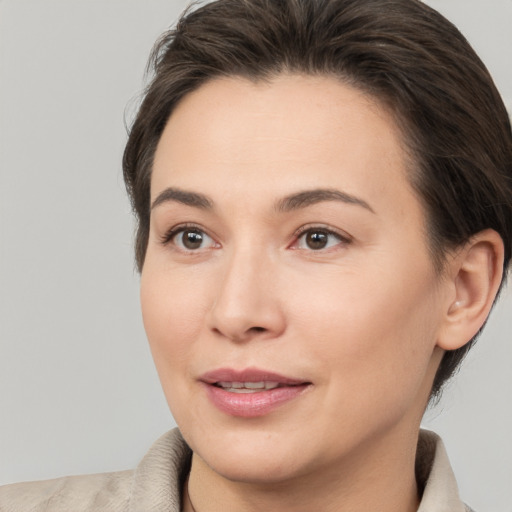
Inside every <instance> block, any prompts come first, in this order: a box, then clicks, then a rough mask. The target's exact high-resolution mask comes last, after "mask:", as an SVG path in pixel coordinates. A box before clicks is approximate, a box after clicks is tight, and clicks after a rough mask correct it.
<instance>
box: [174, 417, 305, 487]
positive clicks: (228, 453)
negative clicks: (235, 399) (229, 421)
mask: <svg viewBox="0 0 512 512" xmlns="http://www.w3.org/2000/svg"><path fill="white" fill-rule="evenodd" d="M256 423H257V422H254V424H253V425H250V427H251V428H239V429H226V428H220V429H219V430H217V431H216V432H215V430H214V429H200V431H195V432H194V431H193V430H194V429H191V430H192V431H191V430H189V429H187V428H186V427H185V428H184V429H182V434H183V436H184V438H185V440H186V441H187V443H188V444H189V446H190V447H191V448H192V450H193V452H194V454H195V455H197V456H198V457H199V458H200V459H201V460H202V461H203V462H204V463H205V464H206V465H207V466H208V467H210V468H211V469H212V470H213V471H215V473H217V474H218V475H220V476H222V477H224V478H226V479H228V480H231V481H237V482H244V483H253V484H271V483H279V482H284V481H287V480H290V479H293V478H294V477H297V476H299V475H300V474H301V473H302V472H304V471H305V467H307V466H308V465H309V464H308V462H307V461H308V456H307V453H306V452H305V451H304V449H303V447H304V444H305V442H304V440H300V439H295V438H294V436H293V435H291V436H290V435H289V434H288V435H287V434H286V433H282V432H276V431H273V432H272V430H271V429H270V428H269V427H268V425H267V426H266V427H265V426H263V425H260V426H259V427H257V426H256ZM299 454H301V455H302V457H300V458H299V457H298V455H299ZM306 472H307V471H306Z"/></svg>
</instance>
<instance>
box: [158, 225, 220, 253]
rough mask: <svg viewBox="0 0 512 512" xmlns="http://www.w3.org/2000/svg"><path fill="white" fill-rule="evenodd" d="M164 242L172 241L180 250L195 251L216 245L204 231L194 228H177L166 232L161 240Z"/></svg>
mask: <svg viewBox="0 0 512 512" xmlns="http://www.w3.org/2000/svg"><path fill="white" fill-rule="evenodd" d="M163 242H164V244H168V243H172V244H173V245H175V246H176V247H177V248H178V249H181V250H182V251H187V252H189V251H197V250H200V249H209V248H214V247H216V246H217V244H216V242H215V241H214V240H213V238H212V237H211V236H209V235H207V234H206V233H205V232H204V231H202V230H200V229H198V228H195V227H190V228H183V227H181V228H177V229H174V230H172V231H171V232H170V233H168V234H167V235H166V237H165V239H164V240H163Z"/></svg>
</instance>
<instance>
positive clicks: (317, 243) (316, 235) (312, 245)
mask: <svg viewBox="0 0 512 512" xmlns="http://www.w3.org/2000/svg"><path fill="white" fill-rule="evenodd" d="M349 242H350V240H349V239H348V238H347V237H343V236H341V235H339V234H338V233H335V232H333V231H331V230H329V229H325V228H309V229H306V230H303V231H302V233H300V235H299V236H298V237H297V242H296V244H295V248H296V249H306V250H310V251H321V250H324V249H330V248H332V247H335V246H337V245H340V244H343V243H345V244H347V243H349Z"/></svg>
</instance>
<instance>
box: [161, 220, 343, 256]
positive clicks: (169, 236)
mask: <svg viewBox="0 0 512 512" xmlns="http://www.w3.org/2000/svg"><path fill="white" fill-rule="evenodd" d="M184 231H197V232H199V233H202V234H204V235H206V236H207V237H208V238H211V239H212V240H214V239H213V237H211V236H210V235H209V234H208V233H207V232H206V231H205V230H204V229H203V228H202V227H201V226H199V225H197V224H180V225H178V226H174V227H172V228H171V229H170V230H168V231H167V232H166V233H165V234H164V235H163V236H162V237H161V243H162V244H163V245H165V246H167V245H169V244H170V243H171V242H172V241H173V239H174V238H175V237H176V236H177V235H179V234H180V233H182V232H184ZM308 233H311V234H312V233H322V234H324V235H327V236H328V237H334V238H336V240H337V241H338V243H337V244H336V245H338V244H342V245H348V244H350V243H351V242H352V239H351V238H350V237H349V236H348V235H346V234H345V233H343V234H342V233H340V232H339V231H337V230H334V229H332V228H329V227H326V226H321V225H313V226H312V225H306V226H302V227H301V228H299V229H298V230H297V231H296V232H295V233H294V240H293V242H292V244H291V245H290V246H289V247H290V248H291V249H294V250H309V251H311V252H321V251H324V252H325V251H328V250H330V249H331V247H327V248H324V247H322V248H319V249H312V248H299V247H294V246H295V245H297V243H298V242H299V241H300V240H301V239H302V238H303V237H305V236H306V235H307V234H308ZM327 243H328V242H327ZM174 245H175V247H176V248H177V249H178V250H181V251H183V252H187V253H193V252H199V250H200V249H198V250H194V249H188V250H187V249H183V248H181V247H177V246H176V244H174ZM216 245H218V244H217V243H216Z"/></svg>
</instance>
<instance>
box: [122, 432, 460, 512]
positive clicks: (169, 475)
mask: <svg viewBox="0 0 512 512" xmlns="http://www.w3.org/2000/svg"><path fill="white" fill-rule="evenodd" d="M190 458H191V451H190V448H189V447H188V446H187V445H186V443H185V441H184V440H183V438H182V437H181V434H180V432H179V430H178V429H174V430H171V431H169V432H167V433H166V434H165V435H164V436H162V437H161V438H160V439H159V440H158V441H157V442H156V443H155V444H154V445H153V446H152V447H151V449H150V450H149V452H148V453H147V454H146V456H145V457H144V458H143V459H142V461H141V463H140V464H139V466H138V467H137V469H136V470H135V474H134V480H133V487H132V493H131V499H130V507H129V512H180V507H181V490H182V489H183V483H184V481H185V479H186V477H187V474H188V471H189V469H190ZM417 478H418V480H419V481H420V485H421V484H424V491H423V497H422V500H421V504H420V507H419V509H418V512H467V511H468V509H467V508H466V507H465V505H464V503H463V502H462V501H461V500H460V498H459V493H458V489H457V482H456V480H455V476H454V474H453V471H452V469H451V466H450V462H449V460H448V455H447V454H446V450H445V448H444V445H443V442H442V441H441V439H440V438H439V437H438V436H437V435H436V434H434V433H433V432H430V431H428V430H422V431H421V432H420V438H419V443H418V455H417Z"/></svg>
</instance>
